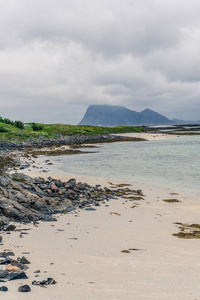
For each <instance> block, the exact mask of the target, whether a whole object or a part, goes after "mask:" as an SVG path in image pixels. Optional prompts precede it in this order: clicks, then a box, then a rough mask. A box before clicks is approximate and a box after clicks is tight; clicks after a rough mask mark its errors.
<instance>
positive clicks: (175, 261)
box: [1, 186, 200, 300]
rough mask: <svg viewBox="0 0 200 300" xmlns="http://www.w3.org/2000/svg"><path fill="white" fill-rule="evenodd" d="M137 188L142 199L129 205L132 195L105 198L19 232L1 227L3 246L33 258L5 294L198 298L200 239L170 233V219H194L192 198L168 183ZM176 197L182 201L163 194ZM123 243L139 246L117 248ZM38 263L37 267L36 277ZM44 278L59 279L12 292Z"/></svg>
mask: <svg viewBox="0 0 200 300" xmlns="http://www.w3.org/2000/svg"><path fill="white" fill-rule="evenodd" d="M136 188H138V187H136ZM143 191H144V193H145V194H146V197H145V200H144V201H142V200H141V201H136V202H137V203H138V204H139V205H138V207H137V208H131V206H132V205H134V203H135V202H132V201H128V202H125V201H124V200H122V199H121V200H120V199H119V200H111V201H109V202H106V204H102V205H101V206H100V207H97V210H96V211H80V212H77V213H76V214H74V213H70V214H67V215H62V216H60V217H59V218H58V222H51V223H46V222H45V223H41V224H40V225H39V226H38V227H34V226H33V225H29V226H28V227H30V228H31V230H30V231H29V234H27V235H24V238H19V232H12V233H11V234H10V235H7V234H3V246H1V250H4V249H5V248H7V249H11V250H13V251H14V252H15V254H16V256H20V257H21V256H22V255H23V254H22V252H23V251H25V252H30V254H26V255H25V256H26V257H27V258H28V259H29V260H30V261H31V265H30V269H29V270H28V272H27V274H28V276H29V279H27V280H17V281H13V282H9V283H6V286H8V288H9V291H8V292H7V293H6V298H5V299H7V300H10V299H20V300H21V299H25V298H26V297H28V299H30V300H32V299H34V300H35V299H39V300H40V299H41V300H47V299H48V300H49V299H63V300H64V299H70V300H75V299H76V300H89V299H91V300H92V299H99V300H100V299H130V300H131V299H137V300H138V299H145V300H146V299H152V300H155V299H158V300H161V299H165V300H168V299H177V300H180V299H181V300H184V299H185V300H188V299H199V298H198V297H199V294H200V285H199V277H200V272H199V268H200V262H199V242H200V241H199V240H182V239H178V238H176V237H174V236H172V234H173V233H176V232H178V230H177V228H176V226H175V225H174V224H173V222H189V223H195V222H196V223H198V222H199V212H198V208H199V204H198V198H195V196H194V195H193V196H192V197H189V196H184V195H176V196H174V195H173V196H172V195H170V191H169V190H158V189H156V188H155V187H153V188H152V187H148V186H147V187H143ZM174 197H177V198H178V199H179V200H181V201H182V202H181V203H171V204H170V203H165V202H163V201H162V200H163V199H166V198H174ZM188 203H190V205H188ZM106 205H109V206H106ZM110 212H117V213H118V214H120V216H119V215H115V214H113V215H111V214H110ZM25 227H27V226H25V225H21V228H25ZM62 230H63V231H62ZM74 238H76V239H74ZM129 248H139V249H142V250H140V251H131V253H130V254H126V253H121V250H128V249H129ZM51 263H54V264H52V265H51ZM38 269H40V270H41V273H40V274H39V277H38V278H35V277H34V275H35V274H33V272H34V271H36V270H38ZM44 271H47V273H44ZM47 277H53V278H54V279H55V280H56V281H57V284H56V285H55V286H48V287H47V288H46V289H45V288H41V287H39V286H31V288H32V292H31V293H29V294H28V295H27V294H25V295H24V294H22V293H18V292H17V288H18V286H19V285H21V284H31V281H32V280H43V279H46V278H47Z"/></svg>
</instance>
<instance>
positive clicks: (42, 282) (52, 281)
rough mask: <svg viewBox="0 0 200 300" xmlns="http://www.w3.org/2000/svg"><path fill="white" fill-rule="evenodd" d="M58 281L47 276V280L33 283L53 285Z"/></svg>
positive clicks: (33, 282) (33, 283)
mask: <svg viewBox="0 0 200 300" xmlns="http://www.w3.org/2000/svg"><path fill="white" fill-rule="evenodd" d="M56 283H57V282H56V281H55V280H54V279H53V278H47V280H42V281H36V280H34V281H32V285H51V284H56Z"/></svg>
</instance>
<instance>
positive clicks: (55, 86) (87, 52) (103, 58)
mask: <svg viewBox="0 0 200 300" xmlns="http://www.w3.org/2000/svg"><path fill="white" fill-rule="evenodd" d="M177 8H178V9H177ZM199 9H200V3H199V1H197V0H193V1H192V3H189V2H188V1H186V0H183V1H181V7H180V1H178V0H174V1H172V0H169V1H165V0H161V1H157V0H148V1H147V0H140V1H139V0H135V1H132V0H123V1H122V0H110V1H105V0H84V1H77V0H73V1H72V0H67V1H66V0H59V1H55V0H48V1H47V0H43V1H42V2H41V1H38V0H29V1H26V0H7V1H1V2H0V35H1V40H0V66H1V68H0V81H1V85H0V111H1V115H6V116H8V117H12V118H13V119H19V118H21V119H23V120H27V121H28V120H35V121H44V122H59V121H60V122H67V123H78V122H79V121H80V119H81V117H82V115H83V114H84V112H85V109H86V107H87V106H88V105H89V104H105V103H107V104H116V105H124V106H126V107H128V108H130V109H133V110H142V109H145V108H146V107H149V108H152V109H155V110H157V111H158V112H160V113H163V114H167V116H168V117H179V118H182V117H184V118H186V119H196V118H197V119H200V114H199V116H198V112H197V109H196V108H197V107H199V104H198V103H199V96H200V88H199V86H200V85H199V81H200V71H199V50H200V49H199V48H200V46H199V45H200V43H199V42H200V41H199V39H200V38H199V36H200V34H199V33H200V32H199V31H200V29H199V28H200V19H199V14H198V12H199Z"/></svg>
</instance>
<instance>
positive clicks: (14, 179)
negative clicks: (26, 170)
mask: <svg viewBox="0 0 200 300" xmlns="http://www.w3.org/2000/svg"><path fill="white" fill-rule="evenodd" d="M12 180H13V181H17V182H24V181H25V179H24V178H17V177H13V178H12Z"/></svg>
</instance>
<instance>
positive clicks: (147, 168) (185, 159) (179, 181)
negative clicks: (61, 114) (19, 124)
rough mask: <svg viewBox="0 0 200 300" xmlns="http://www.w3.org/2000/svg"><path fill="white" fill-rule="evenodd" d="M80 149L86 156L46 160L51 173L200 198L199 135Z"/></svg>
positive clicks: (65, 156) (67, 156)
mask: <svg viewBox="0 0 200 300" xmlns="http://www.w3.org/2000/svg"><path fill="white" fill-rule="evenodd" d="M82 150H85V151H90V153H87V154H79V155H64V156H59V157H54V156H52V157H50V158H49V157H48V158H49V159H50V160H51V162H52V163H53V172H54V173H58V174H60V175H68V174H71V175H73V176H74V177H76V176H81V177H82V176H83V177H93V178H95V179H98V178H99V179H106V180H108V181H113V180H117V181H118V182H119V181H121V182H130V183H148V184H152V185H156V186H159V187H164V188H169V187H170V188H173V189H176V190H179V191H188V192H190V191H193V192H195V193H197V194H199V195H200V135H196V136H185V137H177V138H174V137H173V138H172V139H165V140H160V141H158V140H156V141H143V142H119V143H112V144H102V145H100V146H98V147H96V148H89V149H88V148H85V149H82ZM51 168H52V167H51V166H50V167H49V169H50V173H51Z"/></svg>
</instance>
